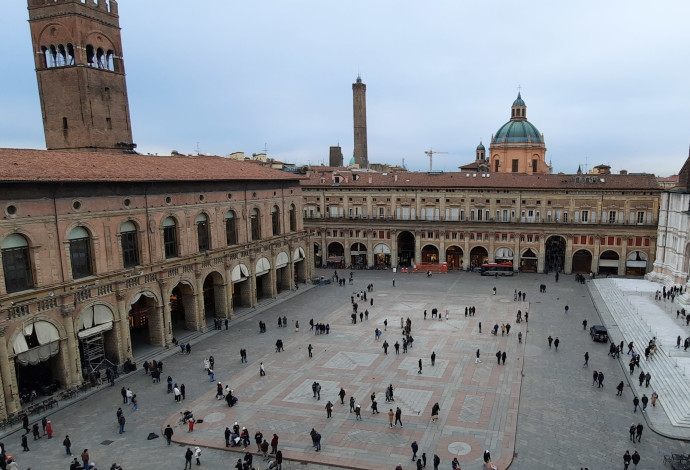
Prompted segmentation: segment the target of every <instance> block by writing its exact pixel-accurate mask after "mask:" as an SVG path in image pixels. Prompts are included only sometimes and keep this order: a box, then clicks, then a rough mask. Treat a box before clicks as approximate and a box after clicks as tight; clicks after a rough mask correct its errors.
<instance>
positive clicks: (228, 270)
mask: <svg viewBox="0 0 690 470" xmlns="http://www.w3.org/2000/svg"><path fill="white" fill-rule="evenodd" d="M224 266H225V312H226V317H227V318H232V315H233V313H235V310H234V305H233V302H232V262H231V261H230V260H229V259H227V258H226V259H225V263H224Z"/></svg>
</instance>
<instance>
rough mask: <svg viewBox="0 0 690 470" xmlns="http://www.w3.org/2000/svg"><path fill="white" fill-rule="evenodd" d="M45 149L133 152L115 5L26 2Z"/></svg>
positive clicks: (73, 0) (90, 0)
mask: <svg viewBox="0 0 690 470" xmlns="http://www.w3.org/2000/svg"><path fill="white" fill-rule="evenodd" d="M28 2H29V25H30V27H31V42H32V44H33V49H34V59H35V63H36V78H37V80H38V92H39V96H40V99H41V111H42V115H43V129H44V133H45V138H46V147H47V148H48V149H49V150H59V149H69V150H91V151H132V150H133V149H134V147H136V145H135V144H133V143H132V129H131V124H130V119H129V102H128V99H127V85H126V83H125V65H124V60H123V58H122V41H121V39H120V21H119V17H118V8H117V2H116V1H115V0H109V1H106V0H85V1H84V3H82V1H81V0H28Z"/></svg>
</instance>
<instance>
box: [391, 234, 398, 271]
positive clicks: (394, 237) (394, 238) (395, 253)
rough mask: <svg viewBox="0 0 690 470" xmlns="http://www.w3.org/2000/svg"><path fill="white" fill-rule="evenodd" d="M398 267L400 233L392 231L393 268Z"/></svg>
mask: <svg viewBox="0 0 690 470" xmlns="http://www.w3.org/2000/svg"><path fill="white" fill-rule="evenodd" d="M397 267H398V232H397V231H396V230H391V268H397Z"/></svg>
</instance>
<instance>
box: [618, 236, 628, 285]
mask: <svg viewBox="0 0 690 470" xmlns="http://www.w3.org/2000/svg"><path fill="white" fill-rule="evenodd" d="M621 238H622V239H623V240H622V242H621V257H620V258H618V275H619V276H624V275H625V271H626V267H627V266H626V263H627V262H628V237H621Z"/></svg>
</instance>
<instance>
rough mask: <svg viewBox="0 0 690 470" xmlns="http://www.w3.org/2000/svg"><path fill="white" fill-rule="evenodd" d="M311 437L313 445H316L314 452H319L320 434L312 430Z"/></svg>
mask: <svg viewBox="0 0 690 470" xmlns="http://www.w3.org/2000/svg"><path fill="white" fill-rule="evenodd" d="M313 439H314V445H315V446H316V452H319V451H320V450H321V434H319V433H318V432H316V431H314V436H313Z"/></svg>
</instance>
